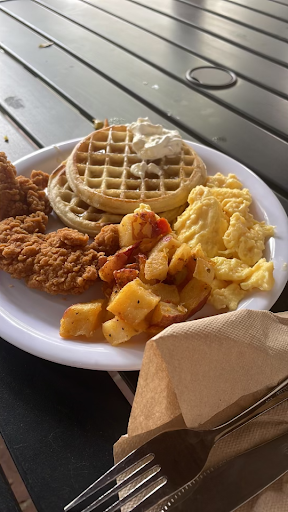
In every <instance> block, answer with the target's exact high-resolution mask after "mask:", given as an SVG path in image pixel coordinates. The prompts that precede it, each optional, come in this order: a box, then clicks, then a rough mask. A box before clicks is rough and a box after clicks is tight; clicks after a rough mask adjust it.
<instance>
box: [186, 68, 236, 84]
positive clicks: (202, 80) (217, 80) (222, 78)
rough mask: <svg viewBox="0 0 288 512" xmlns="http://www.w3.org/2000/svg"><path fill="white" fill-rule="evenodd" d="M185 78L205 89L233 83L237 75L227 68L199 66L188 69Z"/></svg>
mask: <svg viewBox="0 0 288 512" xmlns="http://www.w3.org/2000/svg"><path fill="white" fill-rule="evenodd" d="M186 80H188V82H190V83H192V84H193V85H196V86H198V87H205V88H206V89H208V88H209V89H220V88H225V87H230V86H231V85H233V84H235V83H236V81H237V77H236V75H235V73H233V72H232V71H229V69H224V68H217V67H214V66H200V67H198V68H193V69H189V70H188V71H187V73H186Z"/></svg>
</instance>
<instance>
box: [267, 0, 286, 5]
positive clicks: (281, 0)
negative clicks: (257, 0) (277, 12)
mask: <svg viewBox="0 0 288 512" xmlns="http://www.w3.org/2000/svg"><path fill="white" fill-rule="evenodd" d="M271 2H275V3H276V4H281V5H288V0H271Z"/></svg>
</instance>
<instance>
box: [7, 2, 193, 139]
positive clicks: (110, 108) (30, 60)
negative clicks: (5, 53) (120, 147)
mask: <svg viewBox="0 0 288 512" xmlns="http://www.w3.org/2000/svg"><path fill="white" fill-rule="evenodd" d="M0 24H2V27H3V29H2V41H1V42H2V46H4V47H5V49H6V48H7V50H9V51H11V52H12V53H13V55H14V57H15V58H18V59H19V60H20V61H21V62H23V63H24V64H25V66H27V67H28V68H29V69H31V71H32V72H33V74H36V75H38V76H39V77H41V78H42V79H43V80H45V81H46V82H47V84H49V85H50V86H53V87H54V88H55V89H56V90H58V91H59V92H60V93H61V95H63V96H64V97H65V98H66V99H67V100H68V101H70V102H73V104H74V105H76V106H77V107H78V108H79V109H80V110H83V111H85V112H86V113H87V114H88V115H90V116H91V118H97V119H104V118H106V117H107V118H108V119H109V120H110V123H113V122H116V123H119V122H124V123H126V122H132V121H133V120H135V117H137V116H138V117H141V116H142V117H143V115H144V114H145V115H146V116H149V118H151V120H152V121H153V122H155V123H162V124H163V123H165V126H168V128H169V127H170V128H171V129H175V125H174V124H173V123H172V122H169V121H167V119H164V118H163V117H161V116H160V115H158V114H156V113H155V112H154V111H153V110H151V109H149V108H148V107H147V106H146V105H143V103H140V102H139V101H137V100H136V99H134V98H133V97H132V96H130V95H129V94H127V93H126V92H124V91H122V90H121V89H119V88H118V87H116V85H114V84H112V83H111V82H109V81H107V80H106V79H105V78H103V77H102V76H100V75H98V74H97V73H95V72H94V71H93V70H92V69H90V68H89V67H87V66H85V65H84V64H82V63H81V62H79V60H77V59H76V58H74V57H72V56H71V55H69V54H68V53H66V52H65V51H63V50H61V49H60V48H58V47H57V46H56V45H54V46H50V47H49V48H45V49H40V48H39V44H40V43H43V42H45V41H48V40H46V39H44V38H43V37H42V36H39V35H38V34H36V33H35V32H33V31H32V30H30V29H29V28H27V27H26V26H24V25H22V24H20V23H19V22H18V21H16V20H14V19H13V18H11V17H10V16H8V15H7V14H4V13H3V12H0ZM67 75H69V80H67ZM107 100H108V101H107ZM124 116H125V117H124ZM91 129H92V124H91V127H90V130H91ZM182 135H183V137H186V138H187V137H188V138H190V139H193V137H191V135H190V134H188V133H187V132H185V131H182ZM193 140H194V139H193Z"/></svg>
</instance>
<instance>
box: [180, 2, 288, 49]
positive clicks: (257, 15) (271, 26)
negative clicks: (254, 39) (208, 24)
mask: <svg viewBox="0 0 288 512" xmlns="http://www.w3.org/2000/svg"><path fill="white" fill-rule="evenodd" d="M176 1H180V2H183V3H186V4H187V5H190V6H193V7H197V8H199V9H203V10H204V11H207V12H210V13H211V14H215V15H217V16H221V17H223V18H227V19H228V20H231V21H233V22H236V23H238V24H240V25H244V26H246V27H250V28H252V29H253V30H255V31H257V32H261V33H263V34H268V35H270V36H273V37H276V38H277V39H282V40H284V41H285V40H287V37H288V36H287V29H288V25H287V23H286V22H285V21H282V20H281V21H280V20H276V19H274V18H271V17H268V16H266V15H265V14H261V12H255V11H253V10H248V9H246V8H245V7H243V6H242V5H237V4H235V3H232V2H230V3H229V2H226V1H225V0H218V1H217V2H215V1H214V0H176ZM286 14H287V13H286ZM235 30H236V28H235Z"/></svg>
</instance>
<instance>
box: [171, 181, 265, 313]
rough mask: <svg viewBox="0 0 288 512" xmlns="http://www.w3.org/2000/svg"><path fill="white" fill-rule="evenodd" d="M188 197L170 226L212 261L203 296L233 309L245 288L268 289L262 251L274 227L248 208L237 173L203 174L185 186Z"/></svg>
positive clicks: (249, 199)
mask: <svg viewBox="0 0 288 512" xmlns="http://www.w3.org/2000/svg"><path fill="white" fill-rule="evenodd" d="M188 202H189V206H188V208H186V210H185V211H184V212H183V213H182V215H180V216H179V217H178V219H177V221H176V223H175V225H174V230H175V231H176V234H177V236H178V238H179V240H180V241H181V242H185V243H187V244H188V245H189V247H191V249H193V251H194V252H195V253H199V251H200V252H202V254H203V255H204V256H205V257H206V258H209V259H210V260H211V262H212V264H213V266H214V270H215V277H214V280H213V282H212V290H211V295H210V298H209V302H210V303H211V304H213V305H214V306H215V307H216V308H217V309H222V308H228V309H229V310H234V309H237V306H238V304H239V302H240V300H242V299H243V298H244V297H245V295H246V294H247V292H248V291H249V290H252V289H254V288H258V289H260V290H263V291H268V290H271V288H272V287H273V285H274V278H273V263H272V262H267V261H266V260H265V258H262V256H263V251H264V249H265V240H266V239H267V237H270V236H273V235H274V228H273V226H268V225H267V224H265V222H259V221H257V220H255V219H254V217H253V216H252V215H251V213H249V207H250V205H251V203H252V197H251V194H250V192H249V190H248V189H247V188H243V187H242V184H241V182H240V181H239V180H238V178H237V176H235V174H229V175H228V176H223V175H222V174H221V173H217V174H215V176H208V177H207V181H206V185H205V186H202V185H201V186H198V187H195V188H194V189H193V190H192V191H191V192H190V195H189V198H188Z"/></svg>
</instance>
